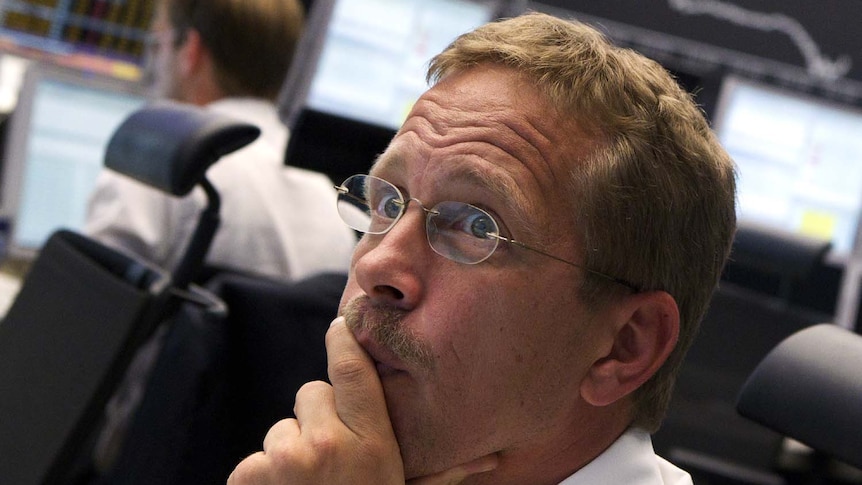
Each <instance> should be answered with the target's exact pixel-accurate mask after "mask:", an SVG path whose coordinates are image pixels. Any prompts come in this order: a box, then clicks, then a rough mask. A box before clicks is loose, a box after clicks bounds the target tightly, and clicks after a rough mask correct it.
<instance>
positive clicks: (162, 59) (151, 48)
mask: <svg viewBox="0 0 862 485" xmlns="http://www.w3.org/2000/svg"><path fill="white" fill-rule="evenodd" d="M149 35H150V40H149V42H148V46H147V48H148V52H147V59H146V67H145V76H146V77H147V78H148V79H147V80H148V82H149V86H150V90H151V93H152V95H153V96H154V97H157V98H168V99H177V100H181V97H180V88H179V76H178V73H179V71H178V66H177V62H178V59H177V43H176V37H175V36H176V35H178V34H177V32H175V31H174V28H173V27H172V26H171V23H170V19H169V18H168V9H167V6H166V2H164V1H162V2H158V3H157V5H156V11H155V15H154V17H153V22H152V25H151V26H150V34H149Z"/></svg>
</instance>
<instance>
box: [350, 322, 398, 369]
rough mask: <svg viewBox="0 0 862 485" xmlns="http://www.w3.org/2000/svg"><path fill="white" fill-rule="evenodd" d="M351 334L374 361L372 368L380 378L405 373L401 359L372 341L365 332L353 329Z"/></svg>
mask: <svg viewBox="0 0 862 485" xmlns="http://www.w3.org/2000/svg"><path fill="white" fill-rule="evenodd" d="M353 333H354V337H355V338H356V341H357V342H359V345H360V346H362V348H363V349H365V352H367V353H368V355H369V357H371V360H373V361H374V366H375V367H376V368H377V374H379V375H380V377H385V376H389V375H394V374H398V373H402V372H407V369H406V368H405V366H404V363H403V362H402V361H401V359H399V358H398V356H396V355H395V353H394V352H392V351H391V350H389V349H388V348H386V347H384V346H383V345H381V344H380V343H379V342H377V341H376V340H374V339H373V338H372V337H371V335H370V334H369V333H368V332H367V331H364V330H361V329H354V331H353Z"/></svg>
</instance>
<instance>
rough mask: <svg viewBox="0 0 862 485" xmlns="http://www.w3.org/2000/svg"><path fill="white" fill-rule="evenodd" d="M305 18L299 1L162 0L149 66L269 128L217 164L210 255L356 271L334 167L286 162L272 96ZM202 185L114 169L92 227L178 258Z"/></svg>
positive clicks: (282, 272) (165, 85)
mask: <svg viewBox="0 0 862 485" xmlns="http://www.w3.org/2000/svg"><path fill="white" fill-rule="evenodd" d="M302 22H303V10H302V6H301V5H300V3H299V2H298V1H297V0H284V1H279V2H271V1H265V0H243V1H242V2H239V1H234V0H207V1H205V2H200V1H192V0H159V2H158V3H157V5H156V14H155V18H154V21H153V26H152V33H151V36H152V46H151V47H152V52H151V54H152V56H151V62H150V67H149V69H150V72H151V73H152V74H153V78H154V86H155V89H156V90H157V92H158V94H160V95H163V96H167V97H169V98H172V99H175V100H179V101H182V102H187V103H192V104H195V105H201V106H206V107H207V108H208V109H212V110H213V111H216V112H219V113H223V114H225V115H229V116H232V117H234V118H236V119H238V120H241V121H246V122H249V123H251V124H254V125H256V126H258V127H260V128H261V131H262V133H261V136H260V138H259V139H258V140H256V141H255V142H253V143H252V144H250V145H248V146H246V147H244V148H242V149H240V150H238V151H236V152H234V153H232V154H229V155H227V156H225V157H224V158H222V159H221V160H219V161H218V162H217V163H216V164H215V165H213V167H212V168H211V169H210V170H209V171H208V172H207V175H208V178H209V179H210V181H211V182H212V183H213V185H215V187H216V189H217V190H218V192H219V194H220V195H221V198H222V204H221V219H222V223H221V228H220V229H219V230H218V232H217V233H216V236H215V239H214V241H213V244H212V247H211V249H210V251H209V254H208V258H207V263H208V264H209V265H211V266H215V267H221V268H228V269H232V270H235V271H239V272H244V273H250V274H256V275H261V276H266V277H270V278H277V279H284V280H292V279H299V278H302V277H305V276H308V275H311V274H314V273H319V272H324V271H346V270H347V267H348V264H349V260H350V254H351V252H352V250H353V247H354V245H355V242H356V237H355V234H354V233H353V231H351V230H350V229H348V228H346V227H343V225H341V224H340V222H339V219H338V215H337V214H336V212H335V209H334V207H333V206H332V198H333V197H334V196H335V195H334V194H335V190H334V189H333V187H332V182H331V181H330V180H329V178H327V177H326V176H324V175H322V174H319V173H315V172H311V171H308V170H304V169H299V168H295V167H289V166H285V165H284V163H283V157H284V152H285V147H286V144H287V136H288V133H287V128H286V127H285V126H284V125H283V124H282V122H281V121H280V120H279V117H278V113H277V112H276V108H275V106H274V100H275V99H276V97H277V96H278V93H279V89H280V88H281V85H282V82H283V80H284V79H285V76H286V73H287V70H288V67H289V65H290V61H291V58H292V55H293V52H294V48H295V46H296V43H297V41H298V37H299V34H300V31H301V27H302ZM205 200H206V199H205V197H204V194H203V191H201V190H200V189H199V188H198V189H196V190H195V191H194V192H193V193H192V194H190V196H189V197H186V198H182V199H179V198H174V197H171V196H168V195H165V194H163V193H161V192H158V191H157V190H155V189H152V188H150V187H147V186H144V185H143V184H140V183H138V182H136V181H134V180H132V179H130V178H128V177H125V176H123V175H120V174H116V173H114V172H110V171H107V170H106V171H104V172H103V173H102V174H101V175H100V178H99V180H98V182H97V187H96V190H95V191H94V193H93V194H92V197H91V200H90V204H89V207H88V216H87V221H86V224H85V228H84V232H85V233H87V234H88V235H90V236H91V237H93V238H95V239H97V240H100V241H102V242H104V243H105V244H108V245H111V246H114V247H118V248H122V249H126V250H128V251H131V252H133V253H135V254H137V255H139V256H141V257H143V258H145V259H147V260H150V261H152V262H154V263H156V264H157V265H159V266H162V267H165V268H168V269H174V268H175V266H176V265H177V263H178V262H179V260H180V259H181V257H182V255H183V252H184V250H185V247H186V245H187V243H188V240H189V238H190V236H191V233H192V231H193V229H194V227H195V224H196V221H197V219H198V214H199V212H200V210H201V209H202V208H203V207H204V205H205Z"/></svg>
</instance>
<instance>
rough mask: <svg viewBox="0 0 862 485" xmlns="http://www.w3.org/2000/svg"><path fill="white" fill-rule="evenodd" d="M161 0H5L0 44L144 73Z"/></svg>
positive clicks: (63, 61) (55, 59)
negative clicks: (157, 1)
mask: <svg viewBox="0 0 862 485" xmlns="http://www.w3.org/2000/svg"><path fill="white" fill-rule="evenodd" d="M154 5H155V0H123V1H113V2H108V1H104V0H95V1H85V0H76V1H71V0H66V1H60V2H57V1H56V0H55V1H48V2H46V1H44V0H13V1H7V0H3V1H0V50H2V51H6V52H12V53H15V54H18V55H22V56H25V57H30V58H35V59H40V60H42V61H47V62H52V63H56V64H59V65H62V66H66V67H72V68H75V69H80V70H84V71H89V72H99V73H102V74H104V75H109V76H115V77H119V78H123V79H138V78H139V77H140V75H141V69H140V67H141V65H142V63H143V56H144V52H145V50H146V33H147V30H148V28H149V24H150V20H151V18H152V14H153V8H154Z"/></svg>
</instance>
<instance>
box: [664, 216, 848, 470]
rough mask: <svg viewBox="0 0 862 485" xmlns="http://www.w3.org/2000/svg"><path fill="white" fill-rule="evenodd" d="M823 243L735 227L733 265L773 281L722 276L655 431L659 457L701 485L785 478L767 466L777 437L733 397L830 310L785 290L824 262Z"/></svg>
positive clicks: (772, 461)
mask: <svg viewBox="0 0 862 485" xmlns="http://www.w3.org/2000/svg"><path fill="white" fill-rule="evenodd" d="M828 249H829V242H826V241H818V240H812V239H809V238H804V237H800V236H798V235H795V234H790V233H785V232H781V231H775V230H772V229H768V228H764V227H762V226H757V225H750V224H744V223H743V224H740V225H739V228H738V231H737V234H736V238H735V240H734V245H733V250H732V253H731V260H732V264H734V265H736V266H737V267H745V268H747V269H752V270H756V271H759V272H762V273H764V274H768V275H769V276H770V277H772V278H774V279H775V280H776V281H780V282H781V284H780V288H781V291H777V292H774V293H765V292H761V291H758V290H757V289H753V288H747V287H744V286H741V285H739V284H734V283H732V282H729V281H727V280H724V279H722V281H721V282H720V284H719V288H718V289H717V290H716V292H715V294H714V295H713V298H712V301H711V303H710V306H709V309H708V310H707V312H706V314H705V315H704V318H703V320H702V322H701V325H700V330H699V334H698V336H697V337H696V339H695V341H694V343H693V344H692V347H691V349H690V350H689V352H688V355H687V356H686V358H685V361H684V363H683V366H682V368H681V370H680V373H679V376H678V379H677V383H676V389H675V391H674V397H673V400H672V402H671V407H670V409H669V411H668V415H667V417H666V419H665V421H664V423H663V425H662V428H661V429H660V430H659V431H658V432H657V433H656V434H655V435H654V444H655V447H656V450H657V451H658V452H659V454H661V455H662V456H665V457H666V458H668V459H670V460H671V461H673V462H675V463H676V464H678V465H680V466H682V467H683V468H685V469H687V470H689V471H690V472H691V473H692V475H693V477H694V478H695V483H699V484H704V485H719V484H720V485H730V484H732V485H737V484H745V485H749V484H762V485H772V484H775V485H779V484H782V483H786V479H785V477H783V476H782V475H780V474H778V473H776V471H775V468H774V464H775V461H776V458H777V457H778V456H779V453H780V452H781V448H782V443H783V436H782V435H781V434H780V433H777V432H775V431H773V430H770V429H768V428H766V427H763V426H761V425H758V424H756V423H753V422H751V421H749V420H746V419H744V418H742V417H741V416H739V415H738V414H737V412H736V409H735V403H736V396H737V394H738V392H739V389H740V388H741V387H742V385H743V383H744V382H745V380H746V378H747V377H748V376H749V375H750V374H751V372H752V371H753V370H754V368H755V367H756V366H757V364H758V363H759V362H760V361H761V360H762V359H763V357H764V356H765V355H766V354H767V353H768V352H769V351H770V350H772V349H773V348H774V347H775V346H776V345H778V343H779V342H781V341H782V340H783V339H784V338H786V337H787V336H789V335H791V334H793V333H794V332H796V331H798V330H801V329H803V328H807V327H810V326H812V325H816V324H819V323H822V322H824V321H830V320H831V319H832V315H828V314H824V313H821V312H818V311H814V310H812V309H808V308H804V307H801V306H798V305H796V304H794V303H793V302H791V301H789V299H788V295H789V292H790V290H789V289H790V288H792V287H793V286H795V285H797V284H798V283H799V282H800V281H803V280H804V279H805V278H807V277H808V275H809V274H810V273H811V272H812V271H813V270H815V269H816V268H818V267H819V266H821V265H822V264H823V258H824V256H825V254H826V253H827V251H828Z"/></svg>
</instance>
